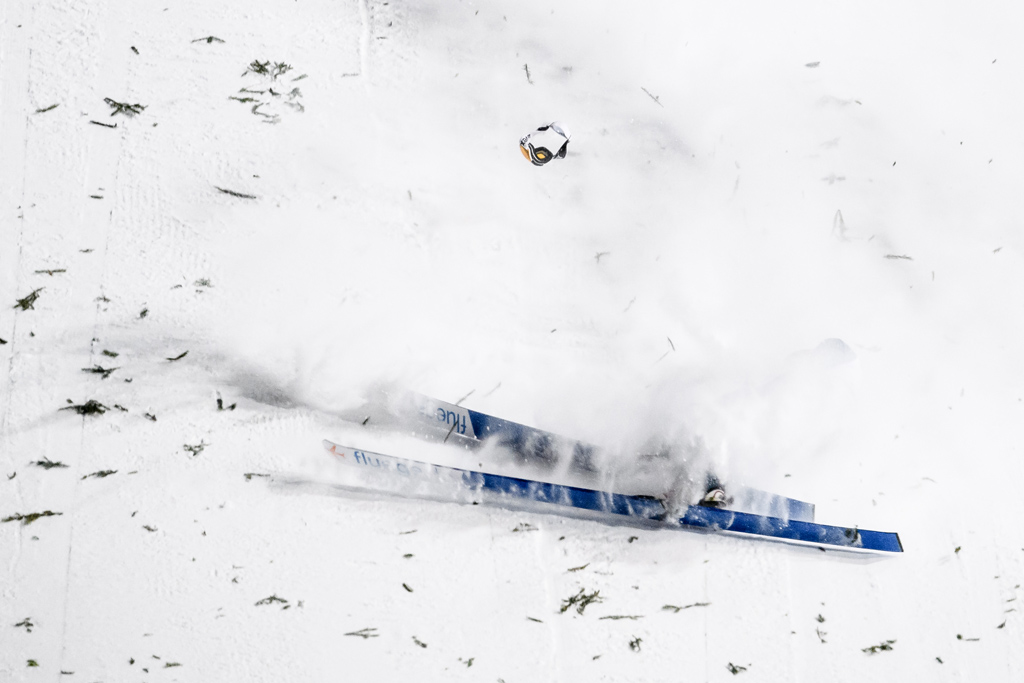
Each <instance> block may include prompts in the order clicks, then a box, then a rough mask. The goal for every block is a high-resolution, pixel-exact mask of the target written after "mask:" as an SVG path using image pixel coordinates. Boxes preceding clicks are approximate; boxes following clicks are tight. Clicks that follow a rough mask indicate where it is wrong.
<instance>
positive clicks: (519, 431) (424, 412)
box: [397, 394, 814, 526]
mask: <svg viewBox="0 0 1024 683" xmlns="http://www.w3.org/2000/svg"><path fill="white" fill-rule="evenodd" d="M397 407H399V409H403V408H404V409H405V410H406V411H408V413H407V414H409V415H416V416H418V417H419V418H420V424H422V425H423V426H425V427H430V428H432V429H434V430H436V431H437V432H438V433H444V434H445V441H447V440H449V439H451V438H452V437H453V436H455V437H456V438H461V439H463V440H464V441H462V443H483V442H484V441H487V440H489V439H493V440H495V442H496V443H499V444H501V445H502V446H504V447H505V448H508V449H510V450H512V451H513V452H515V453H519V454H520V455H522V456H523V457H524V458H526V459H527V460H528V461H531V462H554V460H555V459H556V458H557V457H558V456H557V452H558V450H559V446H560V445H561V446H562V447H564V448H566V449H568V450H570V451H571V452H572V459H573V466H574V468H575V469H577V470H578V471H582V472H586V471H593V469H592V468H593V465H592V464H591V461H592V459H593V456H594V454H595V452H596V450H597V448H596V447H595V446H592V445H590V444H587V443H583V442H581V441H576V440H574V439H567V438H565V437H562V436H559V435H556V434H552V433H551V432H545V431H543V430H540V429H536V428H534V427H528V426H526V425H523V424H519V423H518V422H512V421H511V420H505V419H503V418H500V417H494V416H493V415H487V414H486V413H481V412H478V411H476V410H470V409H468V408H463V407H462V406H457V405H454V404H451V403H445V402H444V401H440V400H438V399H435V398H431V397H429V396H423V395H421V394H413V395H411V397H410V399H409V403H407V404H402V403H400V402H399V403H398V404H397ZM729 494H730V495H732V496H733V498H734V499H733V501H732V502H731V503H730V504H729V505H728V507H729V508H730V509H732V510H735V511H737V512H748V513H750V514H752V515H754V516H756V517H758V518H759V517H760V516H762V515H763V514H773V515H782V516H784V517H785V518H786V519H789V520H800V521H803V522H813V521H814V505H813V504H812V503H807V502H804V501H802V500H796V499H794V498H786V497H785V496H780V495H777V494H774V493H768V492H766V491H760V490H758V489H753V488H748V487H744V486H737V487H730V488H729ZM696 526H704V525H700V524H697V525H696Z"/></svg>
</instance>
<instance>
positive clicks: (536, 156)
mask: <svg viewBox="0 0 1024 683" xmlns="http://www.w3.org/2000/svg"><path fill="white" fill-rule="evenodd" d="M568 147H569V133H568V131H567V130H566V129H565V127H564V126H563V125H562V124H560V123H558V122H557V121H556V122H554V123H551V124H548V125H547V126H541V127H540V128H538V129H537V130H535V131H533V132H532V133H529V134H527V135H526V136H524V137H523V139H521V140H520V141H519V150H520V151H521V152H522V153H523V156H524V157H526V158H527V159H528V160H529V161H530V163H532V164H533V165H534V166H543V165H544V164H546V163H548V162H549V161H551V160H552V159H564V158H565V153H566V150H567V149H568ZM552 150H554V151H552Z"/></svg>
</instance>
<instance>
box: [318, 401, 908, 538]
mask: <svg viewBox="0 0 1024 683" xmlns="http://www.w3.org/2000/svg"><path fill="white" fill-rule="evenodd" d="M392 410H393V412H394V413H397V415H394V417H397V418H398V419H400V420H402V421H403V423H410V422H412V423H413V424H417V425H419V427H420V428H422V429H423V430H424V434H423V435H424V436H430V435H434V436H436V437H437V438H441V437H440V434H442V433H443V434H444V437H443V439H444V440H445V441H451V440H453V439H454V440H455V441H456V442H461V443H462V444H463V445H467V446H479V445H481V444H482V443H483V442H485V441H489V440H497V441H498V443H500V444H501V445H502V446H504V447H506V448H508V449H510V450H512V451H513V452H515V453H516V454H518V455H520V456H521V457H522V458H524V459H527V460H533V461H541V462H543V461H545V460H546V459H550V460H553V459H554V458H555V457H556V455H557V453H558V452H560V451H565V450H566V449H571V452H572V466H573V467H574V468H575V469H578V470H582V471H587V470H588V469H590V468H591V467H592V462H591V456H592V454H593V447H592V446H589V445H586V444H582V443H579V442H571V441H567V440H566V439H564V438H562V437H558V436H557V435H554V434H551V433H549V432H544V431H542V430H538V429H534V428H532V427H527V426H526V425H522V424H519V423H516V422H511V421H509V420H503V419H501V418H497V417H493V416H490V415H487V414H484V413H480V412H477V411H474V410H469V409H467V408H463V407H461V406H457V405H454V404H450V403H445V402H443V401H438V400H436V399H431V398H428V397H425V396H414V397H411V398H410V399H409V400H407V401H403V402H401V403H400V405H399V406H397V409H396V408H395V406H392ZM323 445H324V448H325V449H326V450H327V451H328V452H329V453H331V454H332V455H333V456H335V458H336V460H337V461H338V462H341V463H345V464H347V465H351V466H354V467H359V468H362V469H364V470H365V469H371V470H375V471H384V472H388V473H390V474H391V476H397V477H401V478H402V479H406V480H408V481H410V482H411V483H412V484H414V485H416V484H427V485H431V486H441V487H444V488H445V489H449V488H455V489H456V490H459V491H462V492H464V493H468V494H470V495H473V496H477V497H479V498H481V499H483V500H485V501H494V502H496V503H497V504H501V503H502V502H503V501H532V502H538V503H546V504H549V505H555V506H561V507H566V508H573V509H576V510H585V511H591V512H596V513H601V514H603V515H610V516H614V517H616V518H619V519H623V520H626V521H632V522H637V523H658V524H662V525H668V526H674V527H681V528H691V529H700V530H706V531H712V532H729V533H737V534H744V535H749V536H755V537H761V538H765V539H774V540H779V541H787V542H794V543H800V544H810V545H815V546H818V547H827V548H839V549H846V550H866V551H876V552H897V553H898V552H902V551H903V546H902V544H901V543H900V539H899V536H898V535H897V534H895V533H889V532H881V531H869V530H866V529H857V528H856V527H839V526H829V525H826V524H818V523H816V522H815V521H814V506H813V505H811V504H810V503H805V502H803V501H798V500H794V499H791V498H785V497H783V496H778V495H775V494H770V493H766V492H763V491H758V490H756V489H745V488H741V489H738V490H736V491H730V494H731V495H732V498H733V499H732V501H731V502H730V503H729V507H727V508H718V507H706V506H702V505H690V506H686V507H684V508H683V509H679V510H677V509H674V508H672V507H670V506H669V505H668V504H667V503H666V502H665V501H663V500H662V499H660V498H656V497H653V496H646V495H629V494H622V493H612V492H607V491H601V490H597V489H590V488H584V487H579V486H570V485H566V484H556V483H549V482H543V481H538V480H534V479H525V478H520V477H512V476H507V475H500V474H489V473H486V472H481V471H476V470H469V469H461V468H456V467H446V466H443V465H434V464H430V463H424V462H419V461H415V460H406V459H401V458H396V457H393V456H390V455H386V454H382V453H373V452H370V451H363V450H358V449H353V448H348V447H345V446H342V445H340V444H336V443H333V442H331V441H327V440H324V442H323Z"/></svg>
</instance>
